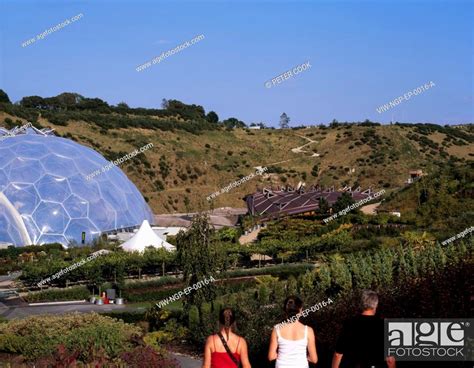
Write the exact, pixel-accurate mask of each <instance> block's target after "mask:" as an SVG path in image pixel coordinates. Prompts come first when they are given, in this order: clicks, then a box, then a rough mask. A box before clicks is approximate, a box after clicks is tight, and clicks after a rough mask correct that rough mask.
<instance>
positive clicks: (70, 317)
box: [0, 313, 140, 362]
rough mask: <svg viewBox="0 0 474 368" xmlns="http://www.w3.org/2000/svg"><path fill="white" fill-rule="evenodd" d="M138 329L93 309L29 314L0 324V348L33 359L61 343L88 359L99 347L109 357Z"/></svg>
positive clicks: (126, 344) (124, 347)
mask: <svg viewBox="0 0 474 368" xmlns="http://www.w3.org/2000/svg"><path fill="white" fill-rule="evenodd" d="M139 333H140V330H139V329H138V328H137V327H135V326H132V325H127V324H125V323H123V322H121V321H117V320H114V319H112V318H110V317H105V316H101V315H99V314H96V313H90V314H79V313H72V314H67V315H47V316H30V317H27V318H25V319H20V320H12V321H9V322H8V323H4V324H0V336H1V339H0V351H3V352H7V353H13V354H21V355H23V356H24V357H25V358H26V359H27V360H34V359H37V358H41V357H48V356H53V355H54V354H55V352H56V351H57V347H58V346H60V345H64V347H65V348H66V349H67V350H68V351H71V352H72V351H75V352H77V356H78V359H80V360H81V361H83V362H89V361H91V359H93V355H94V354H93V353H94V352H97V351H99V350H100V349H103V351H104V352H105V353H106V354H107V356H108V357H109V358H114V357H117V356H118V355H119V354H120V353H121V352H122V351H124V350H127V349H129V348H131V347H132V344H131V342H132V340H133V339H134V338H136V337H138V336H139Z"/></svg>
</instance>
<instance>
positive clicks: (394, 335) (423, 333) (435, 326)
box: [385, 318, 474, 361]
mask: <svg viewBox="0 0 474 368" xmlns="http://www.w3.org/2000/svg"><path fill="white" fill-rule="evenodd" d="M473 321H474V319H421V318H420V319H412V320H407V319H386V320H385V356H393V357H395V359H396V360H400V361H422V360H425V361H471V360H472V359H473V350H472V344H473V338H474V328H473V325H472V322H473Z"/></svg>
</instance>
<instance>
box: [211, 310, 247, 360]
mask: <svg viewBox="0 0 474 368" xmlns="http://www.w3.org/2000/svg"><path fill="white" fill-rule="evenodd" d="M219 325H220V326H219V332H218V333H217V334H215V335H211V336H209V337H208V338H207V341H206V346H205V347H204V363H203V365H202V368H236V367H242V368H251V366H250V362H249V357H248V351H247V342H246V341H245V339H244V338H243V337H240V336H239V335H237V334H236V333H234V332H233V330H234V329H235V313H234V311H233V310H232V309H231V308H225V309H222V310H221V311H220V313H219Z"/></svg>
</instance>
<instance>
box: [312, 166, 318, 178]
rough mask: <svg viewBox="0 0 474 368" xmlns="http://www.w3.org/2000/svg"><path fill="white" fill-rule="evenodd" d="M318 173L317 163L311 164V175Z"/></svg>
mask: <svg viewBox="0 0 474 368" xmlns="http://www.w3.org/2000/svg"><path fill="white" fill-rule="evenodd" d="M318 174H319V165H318V164H316V165H314V166H313V169H312V170H311V175H313V176H318Z"/></svg>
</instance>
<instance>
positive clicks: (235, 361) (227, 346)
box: [217, 332, 240, 367]
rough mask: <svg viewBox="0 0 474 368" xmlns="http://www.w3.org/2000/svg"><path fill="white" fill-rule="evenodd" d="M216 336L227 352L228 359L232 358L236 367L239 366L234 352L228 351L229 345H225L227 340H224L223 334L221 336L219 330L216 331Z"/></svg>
mask: <svg viewBox="0 0 474 368" xmlns="http://www.w3.org/2000/svg"><path fill="white" fill-rule="evenodd" d="M217 336H219V338H220V339H221V341H222V345H224V349H225V351H227V354H228V355H229V357H230V359H232V361H233V362H234V363H235V365H236V366H237V367H240V363H239V361H238V360H237V358H236V357H235V356H234V354H232V352H231V351H230V348H229V345H227V342H226V341H225V339H224V336H222V334H221V333H220V332H218V333H217Z"/></svg>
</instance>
